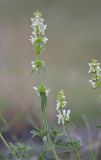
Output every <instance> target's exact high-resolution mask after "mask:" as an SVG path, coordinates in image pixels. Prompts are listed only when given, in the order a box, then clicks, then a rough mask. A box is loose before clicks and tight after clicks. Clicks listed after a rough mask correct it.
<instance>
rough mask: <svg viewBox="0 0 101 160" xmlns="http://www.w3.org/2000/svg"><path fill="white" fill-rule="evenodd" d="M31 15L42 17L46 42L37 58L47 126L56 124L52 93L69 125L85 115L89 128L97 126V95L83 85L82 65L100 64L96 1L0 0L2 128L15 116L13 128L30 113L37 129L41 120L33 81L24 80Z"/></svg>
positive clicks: (100, 102) (100, 104)
mask: <svg viewBox="0 0 101 160" xmlns="http://www.w3.org/2000/svg"><path fill="white" fill-rule="evenodd" d="M36 10H39V11H41V12H42V14H43V17H44V19H45V23H46V24H47V37H48V39H49V41H48V43H47V45H46V49H45V51H44V53H43V55H42V58H43V59H44V60H45V61H46V62H47V73H46V76H45V82H46V84H47V86H48V88H50V89H51V93H50V97H49V105H48V112H49V120H50V121H54V120H55V119H56V116H55V114H56V113H55V108H56V96H57V92H58V90H60V89H64V91H65V94H66V96H67V101H68V107H69V108H70V109H71V119H72V120H74V121H75V123H76V124H77V125H78V123H79V122H82V123H81V124H83V120H82V115H85V116H86V117H87V119H88V120H89V123H91V124H92V125H93V126H94V127H95V125H96V124H99V123H100V120H101V119H100V117H101V112H100V108H101V99H100V98H99V95H100V94H101V90H100V89H98V90H93V89H92V87H91V86H90V85H89V82H88V80H89V75H88V69H89V67H88V62H90V61H91V59H92V58H96V59H98V60H99V62H101V1H100V0H0V113H1V114H2V115H4V117H5V118H6V120H7V121H8V123H9V122H12V120H14V119H15V118H16V116H17V115H20V116H21V117H20V118H22V120H21V121H20V123H19V124H18V126H20V124H21V123H22V121H24V123H26V122H28V121H30V114H31V115H32V112H33V115H32V116H33V117H34V119H35V120H36V121H37V122H38V123H40V119H41V118H42V115H41V113H40V103H39V101H38V98H37V96H36V93H35V91H34V90H33V86H36V85H37V78H36V75H33V76H30V73H31V69H32V68H31V64H30V62H31V61H32V60H33V59H34V53H33V49H32V45H31V43H30V41H29V37H30V35H31V32H32V31H31V28H30V25H31V21H30V18H31V16H32V14H33V12H35V11H36ZM92 122H93V123H92ZM18 128H19V127H18Z"/></svg>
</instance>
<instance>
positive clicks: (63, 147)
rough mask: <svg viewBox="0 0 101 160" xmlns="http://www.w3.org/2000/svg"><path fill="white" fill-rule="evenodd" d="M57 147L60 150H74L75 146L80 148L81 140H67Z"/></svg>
mask: <svg viewBox="0 0 101 160" xmlns="http://www.w3.org/2000/svg"><path fill="white" fill-rule="evenodd" d="M56 148H57V149H59V150H60V151H72V150H74V149H75V148H80V144H79V141H73V142H65V143H61V144H57V147H56Z"/></svg>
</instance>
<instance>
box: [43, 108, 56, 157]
mask: <svg viewBox="0 0 101 160" xmlns="http://www.w3.org/2000/svg"><path fill="white" fill-rule="evenodd" d="M46 112H47V110H46V108H45V110H44V119H45V129H46V132H47V138H48V141H49V144H50V147H51V150H52V151H53V154H54V157H55V159H56V160H59V158H58V156H57V153H56V151H55V148H54V146H53V144H52V142H51V139H50V134H49V131H48V122H47V113H46Z"/></svg>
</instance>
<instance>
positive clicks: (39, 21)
mask: <svg viewBox="0 0 101 160" xmlns="http://www.w3.org/2000/svg"><path fill="white" fill-rule="evenodd" d="M31 22H32V25H31V27H32V29H33V34H34V36H36V29H37V27H38V30H39V32H40V33H41V34H42V35H44V34H45V30H46V28H47V25H44V24H43V22H44V19H43V18H41V17H40V16H36V17H35V18H31Z"/></svg>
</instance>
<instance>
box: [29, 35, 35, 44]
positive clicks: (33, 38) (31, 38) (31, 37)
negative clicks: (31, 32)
mask: <svg viewBox="0 0 101 160" xmlns="http://www.w3.org/2000/svg"><path fill="white" fill-rule="evenodd" d="M29 40H30V41H31V42H32V45H33V44H34V42H35V40H36V37H33V36H30V39H29Z"/></svg>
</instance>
